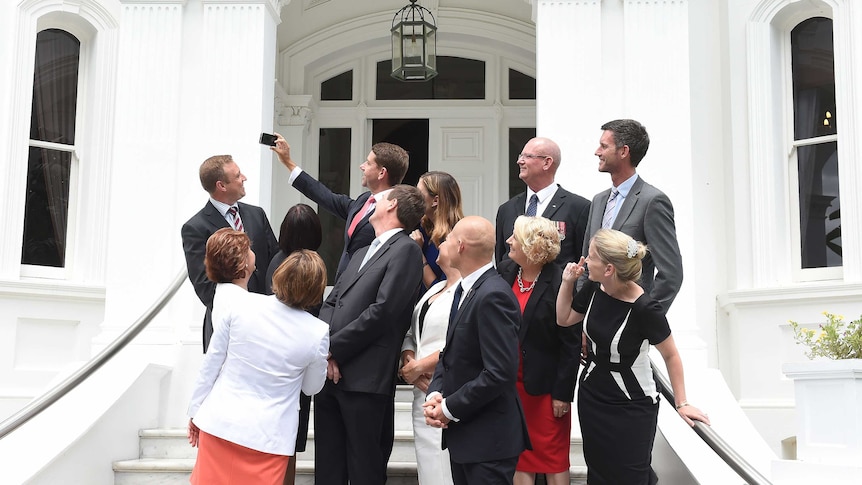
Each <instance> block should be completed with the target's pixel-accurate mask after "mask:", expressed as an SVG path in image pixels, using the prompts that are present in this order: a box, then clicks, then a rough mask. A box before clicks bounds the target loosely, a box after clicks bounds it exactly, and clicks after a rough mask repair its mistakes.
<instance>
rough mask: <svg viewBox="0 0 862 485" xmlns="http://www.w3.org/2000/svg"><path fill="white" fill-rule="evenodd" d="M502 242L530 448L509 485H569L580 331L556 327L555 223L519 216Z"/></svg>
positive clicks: (559, 276)
mask: <svg viewBox="0 0 862 485" xmlns="http://www.w3.org/2000/svg"><path fill="white" fill-rule="evenodd" d="M506 243H507V244H509V258H510V259H509V260H504V261H502V262H501V263H500V265H499V267H498V271H499V272H500V274H501V275H502V276H503V279H505V280H506V281H507V282H508V283H510V284H511V285H512V291H513V292H514V293H515V298H517V299H518V302H519V303H520V304H521V313H522V319H521V328H520V330H519V332H518V334H519V335H518V336H519V339H520V343H521V349H520V350H521V359H520V366H519V367H518V381H517V387H518V395H519V396H520V398H521V404H522V405H523V408H524V417H525V418H526V419H527V431H528V432H529V433H530V442H531V443H532V444H533V449H532V450H526V451H524V452H523V453H521V456H520V458H519V459H518V465H517V467H516V471H515V478H514V483H515V485H526V484H533V483H535V480H536V474H537V473H539V474H544V475H545V478H546V481H547V483H548V484H549V485H563V484H565V485H568V483H569V443H570V441H571V429H572V419H571V415H570V414H569V409H570V406H571V402H572V398H573V397H574V392H575V378H576V376H577V372H578V356H579V352H580V351H579V348H580V345H579V343H580V340H579V329H576V328H574V327H569V328H563V327H560V326H558V325H557V317H556V310H555V305H556V299H557V291H558V290H559V288H560V282H561V281H562V268H560V267H558V266H557V265H556V264H554V259H555V258H556V257H557V255H558V254H559V252H560V235H559V232H558V231H557V226H556V224H554V223H553V222H551V221H550V220H548V219H545V218H544V217H525V216H521V217H518V218H517V219H516V220H515V230H514V233H513V234H512V236H511V237H510V238H509V239H508V240H507V241H506Z"/></svg>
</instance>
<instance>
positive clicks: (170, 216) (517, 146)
mask: <svg viewBox="0 0 862 485" xmlns="http://www.w3.org/2000/svg"><path fill="white" fill-rule="evenodd" d="M406 3H408V2H407V1H406V0H364V1H358V0H3V1H2V2H0V64H2V65H4V66H6V68H5V72H6V73H7V74H6V75H4V76H0V111H2V113H4V116H2V117H0V160H2V162H0V184H2V187H3V190H2V192H0V194H2V196H0V200H2V207H3V210H2V211H0V227H3V231H0V308H2V312H0V419H3V418H5V417H7V416H9V415H12V414H13V413H14V412H16V411H17V410H18V409H20V408H21V407H22V406H24V405H25V404H26V403H27V402H28V401H29V400H31V399H33V398H34V397H36V396H38V395H40V394H41V393H42V392H44V391H46V390H47V389H49V388H50V387H52V385H53V384H55V383H56V382H58V381H59V380H61V379H62V378H63V377H64V376H66V375H68V374H69V373H70V372H73V371H74V370H75V369H77V368H79V367H80V366H81V365H82V364H83V363H84V362H86V361H87V360H89V359H90V358H91V357H92V356H94V355H96V354H97V353H98V352H99V351H100V350H101V349H103V348H104V347H105V346H106V345H108V344H109V343H110V342H111V341H112V340H113V339H114V338H116V337H117V336H118V335H120V334H121V333H122V332H123V331H124V330H125V329H126V328H128V327H129V326H130V325H131V324H132V322H134V321H135V320H136V319H137V318H138V317H139V316H140V315H141V314H142V313H144V311H145V310H146V309H147V308H149V307H150V305H152V304H153V303H154V302H155V301H156V300H157V299H158V297H159V295H160V294H162V292H163V291H165V289H166V288H167V287H168V286H169V284H170V283H171V281H172V280H173V279H174V278H175V277H176V276H177V274H178V272H180V271H181V270H183V269H184V259H183V253H182V247H181V243H180V235H179V229H180V226H181V225H182V224H183V223H184V222H185V221H186V220H187V219H188V218H189V217H190V216H191V215H193V214H194V213H195V212H196V211H197V210H199V209H200V207H201V206H202V205H203V204H204V203H205V201H206V197H207V195H206V193H205V192H204V191H203V190H202V189H201V187H200V184H199V182H198V178H197V170H198V166H199V165H200V163H201V162H202V161H203V160H204V159H205V158H207V157H209V156H211V155H216V154H224V153H230V154H232V155H233V156H234V158H235V160H236V161H237V162H238V164H239V165H240V166H241V168H242V170H243V172H244V173H245V174H246V175H247V177H248V181H247V182H246V188H247V195H246V197H245V199H244V200H245V201H246V202H250V203H254V204H257V205H260V206H262V207H263V208H264V209H265V210H266V211H267V213H268V214H269V217H270V221H271V223H272V224H273V225H274V227H275V228H276V233H277V232H278V231H277V228H278V225H279V224H280V222H281V219H282V217H283V216H284V214H285V213H286V211H287V209H288V208H289V207H290V206H291V205H293V204H295V203H298V202H308V201H307V200H304V199H303V198H302V196H301V195H300V194H299V193H298V192H297V191H295V190H294V189H292V188H291V187H290V186H289V184H288V182H287V175H288V174H287V173H286V170H285V169H284V167H282V166H281V165H280V164H279V163H278V161H277V160H276V159H275V157H273V156H272V154H271V152H270V151H269V150H268V149H267V148H266V147H263V146H261V145H259V144H258V143H257V140H258V136H259V134H260V132H273V131H275V132H278V133H281V134H283V135H284V136H285V138H287V140H288V141H289V142H290V144H291V147H292V153H293V157H294V159H295V160H298V161H299V163H300V165H301V166H302V167H303V168H304V169H306V170H307V171H309V172H310V173H311V174H313V175H315V176H318V177H319V178H320V179H321V180H324V181H325V182H326V183H328V184H330V186H331V187H333V188H335V189H336V190H339V191H343V192H348V193H350V194H353V195H357V194H359V193H360V192H361V191H362V188H361V186H360V182H359V178H360V172H359V170H357V167H358V165H359V163H361V161H362V160H364V157H365V155H366V154H367V153H368V150H369V148H370V146H371V144H372V143H374V142H376V141H381V140H387V141H394V142H396V143H399V144H402V145H403V146H405V147H407V148H408V149H409V150H410V152H411V157H412V158H411V164H412V165H411V172H410V174H408V180H407V181H408V182H409V181H410V178H411V177H413V179H412V180H413V181H414V182H415V177H417V176H418V175H419V174H421V173H423V172H425V171H427V170H443V171H447V172H450V173H452V174H454V175H455V176H456V178H457V179H458V181H459V183H460V185H461V188H462V191H463V193H464V195H465V201H464V205H465V212H467V213H470V214H479V215H483V216H485V217H487V218H489V219H491V220H493V218H494V215H495V213H496V208H497V206H498V205H499V204H500V203H502V202H503V201H504V200H506V199H508V198H509V197H510V194H514V193H516V192H519V191H521V190H523V185H522V183H521V182H520V181H519V180H517V175H516V173H515V172H514V171H513V168H514V162H515V157H516V155H517V154H518V153H519V152H520V150H521V148H522V146H523V144H524V142H525V141H526V140H528V139H529V138H530V137H532V136H535V135H536V134H538V135H541V136H546V137H550V138H552V139H554V140H556V141H557V142H558V143H559V144H560V145H561V147H562V154H563V160H562V168H561V170H560V172H559V173H558V182H559V183H561V184H562V185H563V186H564V187H565V188H566V189H568V190H570V191H572V192H575V193H578V194H580V195H583V196H585V197H587V198H592V196H593V195H594V194H596V193H598V192H600V191H602V190H604V189H606V188H608V187H609V184H610V180H609V178H608V176H607V175H606V174H601V173H599V172H598V171H597V159H596V158H595V157H594V155H593V152H594V151H595V149H596V147H597V144H598V139H599V136H600V134H601V130H600V126H601V125H602V124H603V123H604V122H606V121H609V120H611V119H615V118H634V119H637V120H639V121H641V122H642V123H643V124H644V125H645V126H646V127H647V129H648V131H649V133H650V137H651V139H652V144H651V147H650V149H649V153H648V154H647V156H646V158H645V159H644V161H643V163H642V164H641V165H640V167H639V169H638V172H639V173H640V174H641V175H642V176H643V177H644V178H645V179H647V180H648V181H649V182H650V183H652V184H653V185H655V186H657V187H659V188H661V189H662V190H664V191H665V192H666V193H667V194H668V195H669V196H670V198H671V200H672V201H673V203H674V206H675V210H676V223H677V231H678V237H679V242H680V247H681V250H682V255H683V261H684V268H685V280H684V284H683V288H682V291H681V293H680V295H679V297H678V298H677V300H676V302H675V303H674V305H673V308H672V309H671V311H670V313H669V314H668V317H669V318H670V320H671V325H672V327H673V329H674V333H675V335H676V339H677V342H678V344H679V345H680V346H681V348H682V352H683V357H684V361H685V364H686V372H687V375H688V380H689V387H690V392H689V395H690V398H691V399H692V400H693V401H694V400H697V403H698V405H699V406H700V407H703V408H705V409H707V410H709V412H710V417H711V418H712V419H713V421H714V428H715V429H716V431H718V432H719V433H721V434H723V435H724V436H726V438H727V439H728V441H729V442H730V443H731V444H732V445H733V446H734V447H735V448H736V449H737V450H738V451H740V453H741V454H743V455H744V456H746V457H747V458H749V459H750V460H751V461H752V464H753V465H754V466H755V467H756V468H757V469H758V470H759V471H760V472H761V473H762V474H763V475H765V476H766V477H768V478H771V479H772V480H773V481H774V483H776V484H780V483H792V482H791V481H786V480H787V479H786V476H787V475H788V474H787V473H786V469H785V468H782V466H781V465H780V464H778V465H776V463H779V462H780V459H782V458H792V454H793V440H792V437H794V436H796V435H797V434H798V429H797V425H796V421H795V417H796V415H795V400H794V391H793V383H792V382H791V381H790V380H788V379H787V378H786V377H785V376H784V374H783V373H782V370H781V369H782V364H784V363H787V362H798V361H802V360H805V357H804V356H803V353H802V350H801V348H800V347H798V346H796V345H795V344H794V341H793V337H792V332H791V330H790V326H789V324H788V321H789V320H795V321H798V322H800V323H803V324H806V325H815V324H816V323H818V322H820V321H822V319H823V317H822V312H823V311H827V310H828V311H830V312H834V313H840V314H844V315H847V316H851V317H854V318H855V316H856V315H859V314H860V313H862V200H860V198H862V169H860V164H859V163H858V161H859V160H862V116H859V114H860V113H862V49H860V48H859V46H862V3H860V2H858V1H855V0H421V1H420V2H419V3H420V4H421V5H422V6H424V7H425V8H427V9H429V10H430V11H431V12H432V13H433V15H434V20H435V22H436V25H437V27H438V31H437V55H438V58H437V67H438V71H439V75H438V76H437V77H436V78H434V79H433V80H432V81H429V82H425V83H402V82H401V81H397V80H394V79H393V78H392V77H390V75H389V72H390V68H391V65H390V60H391V55H392V54H391V46H390V27H391V26H392V21H393V16H394V15H395V12H396V11H398V10H399V9H400V8H402V7H403V6H404V5H405V4H406ZM513 174H514V175H513ZM324 219H325V223H326V224H327V226H326V227H327V234H331V235H332V237H326V238H325V239H326V240H327V243H326V244H325V246H324V247H323V248H322V250H321V252H322V253H323V254H324V255H325V256H327V257H328V258H329V259H330V260H332V258H334V257H336V256H337V254H339V252H340V248H339V247H337V244H338V243H339V242H340V239H341V235H340V234H341V231H342V229H340V228H339V227H338V225H337V223H336V221H333V220H331V218H326V217H325V216H324ZM202 314H203V307H202V305H201V304H200V303H199V302H198V300H197V298H196V297H195V295H194V293H193V291H192V290H191V287H190V285H189V284H188V283H186V284H185V285H184V286H183V287H182V288H181V289H180V291H179V293H178V294H177V295H176V296H175V297H174V298H173V299H172V300H170V302H169V303H168V305H167V306H166V308H165V310H164V311H162V312H161V313H160V314H159V315H158V316H157V317H156V318H155V320H154V321H153V322H152V323H151V324H150V325H149V327H148V328H147V329H146V330H145V331H144V332H143V333H142V334H141V335H140V336H138V337H137V338H136V339H135V340H134V341H133V343H132V344H131V345H130V346H128V347H127V348H126V349H124V350H123V351H121V352H120V353H119V355H118V356H117V357H116V358H114V359H113V360H112V361H111V362H110V363H109V364H107V365H106V366H105V367H103V368H102V369H101V370H99V371H98V372H96V373H95V374H94V375H93V376H92V377H91V378H90V379H87V380H86V381H85V383H84V384H82V385H81V386H79V387H78V388H77V389H76V390H74V391H73V392H72V393H70V394H69V395H68V396H67V397H65V398H63V399H62V400H60V401H59V402H58V403H57V404H56V405H55V406H52V407H51V408H49V410H48V411H46V412H45V413H43V414H42V415H40V416H39V417H37V418H35V419H33V420H31V421H30V422H29V423H27V424H26V425H24V426H22V427H21V428H20V429H18V430H17V431H15V432H13V433H12V434H10V435H8V436H7V437H5V438H2V439H0V482H2V483H21V482H32V483H112V480H113V476H114V475H113V472H112V471H111V468H110V464H111V462H112V461H115V460H120V459H124V458H130V457H134V456H137V455H138V430H140V429H149V428H169V427H181V426H183V425H184V424H185V421H186V417H185V409H186V405H187V400H188V395H189V387H190V380H191V379H193V377H194V375H195V374H196V372H197V365H198V363H199V360H200V326H201V320H202ZM671 418H673V416H671ZM663 419H664V420H665V421H663V423H662V432H663V433H664V435H665V436H666V438H667V441H668V442H669V447H668V449H670V450H671V453H673V454H676V455H678V456H679V460H680V461H681V462H682V463H683V464H684V465H685V467H686V468H688V469H689V470H692V471H691V474H692V475H694V476H696V477H698V478H697V480H698V481H699V482H700V483H710V481H709V480H708V479H706V478H702V477H703V476H704V475H703V472H698V471H697V470H695V469H696V468H698V466H699V465H698V464H697V463H698V462H709V461H710V460H707V459H703V460H701V459H700V458H697V457H694V458H691V457H689V455H687V453H690V451H687V449H689V448H696V447H695V446H688V445H687V444H686V443H688V441H686V440H687V438H677V437H675V434H676V431H674V430H673V429H672V425H670V424H666V423H668V422H669V420H668V418H666V417H665V418H663ZM684 431H685V430H684ZM677 440H682V441H677ZM679 443H682V444H679ZM701 447H703V445H702V444H701ZM696 453H708V451H707V452H703V451H696ZM710 466H711V465H710ZM782 470H785V471H782ZM721 473H724V472H721ZM716 476H721V477H725V476H726V475H722V474H718V475H716ZM64 477H65V478H64ZM69 477H73V478H71V479H70V478H69ZM721 480H723V479H721ZM668 483H673V482H672V481H670V482H668ZM712 483H728V482H727V481H713V482H712Z"/></svg>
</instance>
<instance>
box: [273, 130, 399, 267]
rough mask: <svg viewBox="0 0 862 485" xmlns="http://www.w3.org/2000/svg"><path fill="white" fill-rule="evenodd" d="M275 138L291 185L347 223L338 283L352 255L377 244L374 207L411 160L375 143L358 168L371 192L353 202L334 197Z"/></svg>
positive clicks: (396, 149)
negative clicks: (373, 243)
mask: <svg viewBox="0 0 862 485" xmlns="http://www.w3.org/2000/svg"><path fill="white" fill-rule="evenodd" d="M275 137H276V141H275V146H274V147H273V148H271V150H272V151H274V152H275V153H276V154H277V155H278V159H279V160H280V161H281V163H282V164H284V166H285V167H287V169H288V170H290V179H289V181H290V184H291V185H292V186H293V187H294V188H295V189H296V190H299V191H300V192H301V193H302V194H303V195H304V196H306V197H308V198H309V199H311V200H313V201H314V202H317V204H318V205H319V206H320V207H322V208H323V209H326V210H327V211H328V212H330V213H332V214H333V215H335V216H336V217H339V218H341V219H344V221H345V230H344V251H343V252H342V253H341V260H340V261H339V262H338V269H337V270H336V274H335V279H336V280H337V279H338V275H340V274H341V273H342V272H343V271H344V268H346V267H347V263H349V262H350V258H351V257H352V256H353V254H354V253H356V251H358V250H360V249H362V248H364V247H367V246H368V245H369V244H371V241H372V240H374V228H373V227H371V224H369V222H368V218H369V217H371V214H373V213H374V207H375V205H376V204H377V201H380V200H382V199H381V198H382V196H383V195H384V192H387V191H388V190H390V189H392V187H393V186H395V185H397V184H400V183H401V180H402V179H403V178H404V175H405V174H406V173H407V167H408V163H409V156H408V155H407V152H406V151H405V150H404V149H403V148H401V147H400V146H398V145H393V144H391V143H375V144H374V146H372V147H371V152H369V153H368V157H366V159H365V161H364V162H363V163H362V164H361V165H359V170H361V171H362V186H363V187H365V188H367V189H368V191H366V192H363V193H362V194H360V195H359V197H357V198H356V199H352V198H350V196H348V195H344V194H334V193H333V192H332V191H331V190H329V187H327V186H326V185H324V184H323V183H321V182H320V181H318V180H315V179H314V177H312V176H311V175H308V173H306V172H305V171H303V170H302V169H301V168H300V167H299V166H297V165H296V163H295V162H294V161H293V160H292V159H291V158H290V145H288V144H287V141H286V140H285V139H284V137H282V136H281V135H279V134H278V133H276V134H275Z"/></svg>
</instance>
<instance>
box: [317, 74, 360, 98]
mask: <svg viewBox="0 0 862 485" xmlns="http://www.w3.org/2000/svg"><path fill="white" fill-rule="evenodd" d="M320 99H321V101H350V100H352V99H353V71H347V72H343V73H341V74H339V75H337V76H335V77H332V78H329V79H327V80H326V81H323V82H322V83H320Z"/></svg>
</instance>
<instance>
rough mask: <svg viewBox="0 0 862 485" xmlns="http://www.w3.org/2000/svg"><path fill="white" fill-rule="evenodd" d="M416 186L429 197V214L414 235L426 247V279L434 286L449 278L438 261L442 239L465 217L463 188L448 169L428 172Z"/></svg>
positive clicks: (422, 246) (424, 275) (424, 282)
mask: <svg viewBox="0 0 862 485" xmlns="http://www.w3.org/2000/svg"><path fill="white" fill-rule="evenodd" d="M416 188H418V189H419V192H421V193H422V197H423V198H424V199H425V215H423V216H422V221H420V223H419V228H418V229H416V230H415V231H413V232H412V233H410V237H411V238H413V240H414V241H416V243H417V244H419V247H421V248H422V264H423V267H422V283H423V284H424V285H425V288H431V287H432V286H433V285H434V284H435V283H437V282H439V281H441V280H444V279H446V273H445V272H444V271H443V269H442V268H440V266H439V265H438V264H437V255H439V254H440V251H439V250H438V249H437V248H438V247H439V246H440V243H441V242H443V240H444V239H446V236H448V235H449V233H450V232H451V231H452V228H453V227H455V224H457V223H458V221H460V220H461V219H463V218H464V210H463V209H462V208H461V188H460V187H459V186H458V181H457V180H455V177H453V176H451V175H449V174H448V173H446V172H426V173H424V174H423V175H422V176H421V177H419V183H417V184H416Z"/></svg>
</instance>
